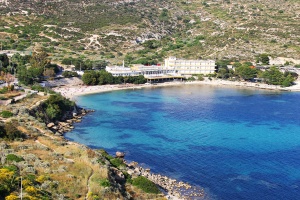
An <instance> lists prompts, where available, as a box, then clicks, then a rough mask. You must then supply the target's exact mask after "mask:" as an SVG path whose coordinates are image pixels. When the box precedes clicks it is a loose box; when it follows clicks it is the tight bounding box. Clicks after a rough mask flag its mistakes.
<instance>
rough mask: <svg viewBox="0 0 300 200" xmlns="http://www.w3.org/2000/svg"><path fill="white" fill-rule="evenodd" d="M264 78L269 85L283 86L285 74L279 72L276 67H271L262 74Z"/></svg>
mask: <svg viewBox="0 0 300 200" xmlns="http://www.w3.org/2000/svg"><path fill="white" fill-rule="evenodd" d="M262 77H263V78H265V79H266V82H267V83H268V84H272V85H281V84H282V81H283V79H284V77H283V73H281V72H280V71H279V69H277V68H276V67H271V68H270V69H269V70H266V71H265V72H263V73H262Z"/></svg>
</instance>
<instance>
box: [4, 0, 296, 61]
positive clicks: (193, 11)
mask: <svg viewBox="0 0 300 200" xmlns="http://www.w3.org/2000/svg"><path fill="white" fill-rule="evenodd" d="M299 10H300V5H299V2H297V1H294V0H279V1H276V2H275V1H274V0H268V1H263V2H262V1H257V2H253V1H250V0H238V1H230V0H228V1H223V0H215V1H171V0H167V1H162V0H155V1H132V2H130V3H126V2H124V1H101V2H99V1H96V0H88V1H83V2H82V1H74V0H64V1H48V0H47V1H38V2H36V1H33V0H32V1H26V2H21V3H20V2H19V1H16V0H10V1H9V4H8V5H7V6H5V5H3V6H2V7H1V8H0V13H2V14H3V15H2V16H1V23H0V40H1V43H2V49H18V50H20V51H28V52H30V51H32V47H33V46H35V44H36V43H40V44H42V47H43V48H44V50H46V51H47V52H48V53H49V54H51V56H52V57H53V59H54V60H57V61H60V62H61V61H62V60H63V59H64V58H66V57H81V58H82V59H89V60H92V61H101V60H105V61H109V62H111V63H113V64H118V63H121V61H122V60H123V59H125V60H126V64H130V63H146V64H147V63H149V64H155V63H161V62H162V61H163V58H164V57H166V56H169V55H175V56H177V57H183V58H194V59H195V58H200V57H201V58H213V59H216V58H217V59H221V58H247V59H249V58H252V59H254V58H255V57H256V56H257V55H259V54H262V53H268V54H269V55H271V56H285V57H295V58H297V57H299V52H300V49H299V43H300V41H299V38H298V37H297V36H298V35H299V34H300V28H299V27H300V26H299ZM22 11H23V12H22ZM24 11H28V13H26V12H24ZM13 12H15V13H19V14H15V15H11V16H5V15H4V14H7V13H13ZM22 13H23V15H21V14H22ZM26 14H27V16H26ZM78 16H80V17H78Z"/></svg>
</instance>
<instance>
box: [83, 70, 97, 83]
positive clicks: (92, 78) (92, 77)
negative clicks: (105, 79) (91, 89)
mask: <svg viewBox="0 0 300 200" xmlns="http://www.w3.org/2000/svg"><path fill="white" fill-rule="evenodd" d="M82 81H83V83H84V84H86V85H97V84H98V75H97V73H96V72H95V71H85V72H84V74H83V75H82Z"/></svg>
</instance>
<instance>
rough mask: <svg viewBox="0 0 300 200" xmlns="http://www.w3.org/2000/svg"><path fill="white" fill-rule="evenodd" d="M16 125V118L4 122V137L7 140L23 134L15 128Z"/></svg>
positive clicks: (21, 136)
mask: <svg viewBox="0 0 300 200" xmlns="http://www.w3.org/2000/svg"><path fill="white" fill-rule="evenodd" d="M17 126H18V122H17V121H16V120H12V121H10V122H6V123H5V125H4V130H5V138H7V139H8V140H14V139H17V138H23V134H22V133H21V132H20V131H19V130H18V129H17Z"/></svg>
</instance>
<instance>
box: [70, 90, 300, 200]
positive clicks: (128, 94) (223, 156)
mask: <svg viewBox="0 0 300 200" xmlns="http://www.w3.org/2000/svg"><path fill="white" fill-rule="evenodd" d="M299 97H300V93H278V92H270V91H256V90H241V89H229V88H215V87H209V86H182V87H168V88H156V89H143V90H130V91H129V90H126V91H116V92H110V93H103V94H96V95H89V96H82V97H79V98H78V99H77V101H78V103H79V105H81V106H83V107H86V108H90V109H94V110H96V112H95V113H92V114H90V115H88V116H86V117H85V119H84V120H83V121H82V123H79V124H76V125H75V130H74V131H72V132H69V133H67V134H66V138H68V139H70V140H75V141H77V142H79V143H82V144H86V145H89V146H90V147H93V148H104V149H106V150H107V151H108V152H109V153H111V154H114V153H115V152H116V151H117V150H119V151H125V152H126V159H127V160H134V161H137V162H139V163H142V164H144V165H145V166H147V167H150V168H151V170H152V171H153V172H155V173H162V174H164V175H168V176H170V177H172V178H176V179H180V180H182V181H187V182H190V183H192V184H195V185H199V186H203V187H205V188H208V189H209V190H210V191H211V192H212V193H213V194H214V195H215V196H216V198H217V199H255V200H257V199H268V200H269V199H299V198H298V197H300V195H299V194H300V120H299V117H300V114H299V113H300V101H299Z"/></svg>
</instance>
